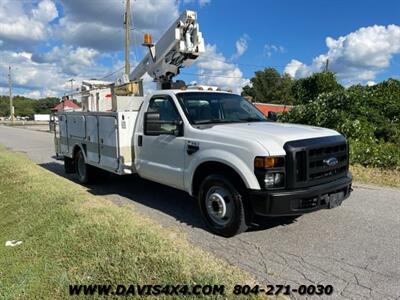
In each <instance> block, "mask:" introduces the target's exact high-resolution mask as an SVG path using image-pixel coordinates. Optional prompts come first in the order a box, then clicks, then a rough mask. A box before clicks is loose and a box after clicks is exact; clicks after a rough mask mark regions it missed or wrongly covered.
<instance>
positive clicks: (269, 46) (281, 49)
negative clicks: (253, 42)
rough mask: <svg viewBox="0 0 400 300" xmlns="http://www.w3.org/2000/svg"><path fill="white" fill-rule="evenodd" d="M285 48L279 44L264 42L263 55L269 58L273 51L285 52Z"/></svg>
mask: <svg viewBox="0 0 400 300" xmlns="http://www.w3.org/2000/svg"><path fill="white" fill-rule="evenodd" d="M285 52H286V49H285V48H284V47H282V46H280V45H273V44H265V45H264V55H265V56H267V57H268V58H270V57H271V56H272V55H273V54H274V53H285Z"/></svg>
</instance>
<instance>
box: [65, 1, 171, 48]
mask: <svg viewBox="0 0 400 300" xmlns="http://www.w3.org/2000/svg"><path fill="white" fill-rule="evenodd" d="M62 3H63V7H64V12H65V16H64V17H63V18H61V19H60V26H59V28H58V34H59V36H60V37H61V38H62V39H63V40H64V41H65V42H66V43H69V44H71V45H76V46H81V47H87V48H94V49H97V50H102V51H110V50H122V47H123V41H124V31H123V15H124V10H125V6H124V3H123V2H121V1H96V5H93V1H81V0H62ZM131 3H132V4H131V5H132V11H133V12H134V14H133V16H132V20H133V28H134V29H135V30H134V31H133V32H134V34H132V36H133V38H132V44H140V42H141V39H142V32H148V33H151V34H153V36H154V39H155V40H156V39H157V38H158V37H159V36H160V35H161V33H163V32H164V31H165V30H166V28H168V26H170V25H171V23H172V22H173V21H174V20H175V19H176V18H177V17H178V4H177V1H175V0H147V1H132V2H131ZM94 33H95V34H94Z"/></svg>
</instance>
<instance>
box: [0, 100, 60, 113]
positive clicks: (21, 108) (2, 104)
mask: <svg viewBox="0 0 400 300" xmlns="http://www.w3.org/2000/svg"><path fill="white" fill-rule="evenodd" d="M59 102H60V99H59V98H56V97H47V98H42V99H38V100H35V99H30V98H26V97H23V96H14V97H13V105H14V115H15V116H21V117H33V115H34V114H49V113H50V109H52V108H53V107H54V106H56V105H57V104H58V103H59ZM0 116H1V117H8V116H10V98H9V97H8V96H0Z"/></svg>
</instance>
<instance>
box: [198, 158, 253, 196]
mask: <svg viewBox="0 0 400 300" xmlns="http://www.w3.org/2000/svg"><path fill="white" fill-rule="evenodd" d="M211 174H221V175H224V176H226V177H227V178H228V179H229V180H231V181H232V183H233V184H235V186H236V187H238V188H239V189H240V190H242V191H244V190H245V189H246V185H245V184H244V182H243V180H242V178H241V177H240V175H239V174H238V173H237V172H236V171H235V170H234V169H233V168H232V167H230V166H228V165H226V164H223V163H220V162H216V161H210V162H205V163H202V164H201V165H199V166H198V167H197V168H196V171H195V173H194V175H193V181H192V194H193V196H195V197H197V195H198V193H199V188H200V184H201V183H202V181H203V180H204V178H206V177H207V176H208V175H211Z"/></svg>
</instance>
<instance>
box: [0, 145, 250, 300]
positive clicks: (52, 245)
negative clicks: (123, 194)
mask: <svg viewBox="0 0 400 300" xmlns="http://www.w3.org/2000/svg"><path fill="white" fill-rule="evenodd" d="M14 239H15V240H21V241H23V244H21V245H19V246H16V247H5V242H6V241H7V240H14ZM0 242H1V243H0V298H1V299H65V298H67V297H68V295H69V294H68V293H69V289H68V286H69V284H110V285H113V286H115V285H116V284H125V285H128V286H129V284H188V285H195V284H202V285H205V284H210V285H214V284H217V285H220V284H224V285H226V288H225V291H226V293H227V295H226V296H225V297H224V298H231V296H230V292H231V291H232V290H233V286H234V285H235V284H246V283H247V284H254V282H253V281H252V279H251V278H250V277H249V276H248V275H247V274H245V273H243V272H242V271H240V270H238V269H236V268H234V267H232V266H230V265H228V264H227V263H225V262H224V261H222V260H220V259H217V258H216V257H214V256H212V255H211V254H208V253H206V252H204V251H201V250H200V249H197V248H195V247H193V246H192V245H190V244H189V243H188V242H187V241H186V240H185V239H184V238H183V237H182V236H181V233H179V232H178V231H171V230H167V229H164V228H162V227H161V226H159V225H157V224H155V223H153V222H152V221H151V220H149V219H146V218H145V217H143V216H142V215H140V214H139V213H137V212H135V211H134V209H132V207H131V206H130V207H129V208H127V207H116V206H114V205H112V204H111V203H109V202H108V201H107V200H105V199H103V198H101V197H98V196H93V195H91V194H90V193H88V192H87V191H86V190H85V189H84V188H83V187H81V186H79V185H77V184H74V183H72V182H70V181H68V180H66V179H64V178H62V177H59V176H56V175H54V174H52V173H50V172H48V171H46V170H44V169H42V168H40V167H38V166H36V165H34V164H33V163H31V162H30V161H28V159H26V158H25V157H24V156H22V155H20V154H15V153H12V152H10V151H7V150H5V149H4V148H2V147H0ZM92 298H96V297H92ZM174 298H176V297H174ZM182 298H184V297H182ZM187 298H190V296H187Z"/></svg>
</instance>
